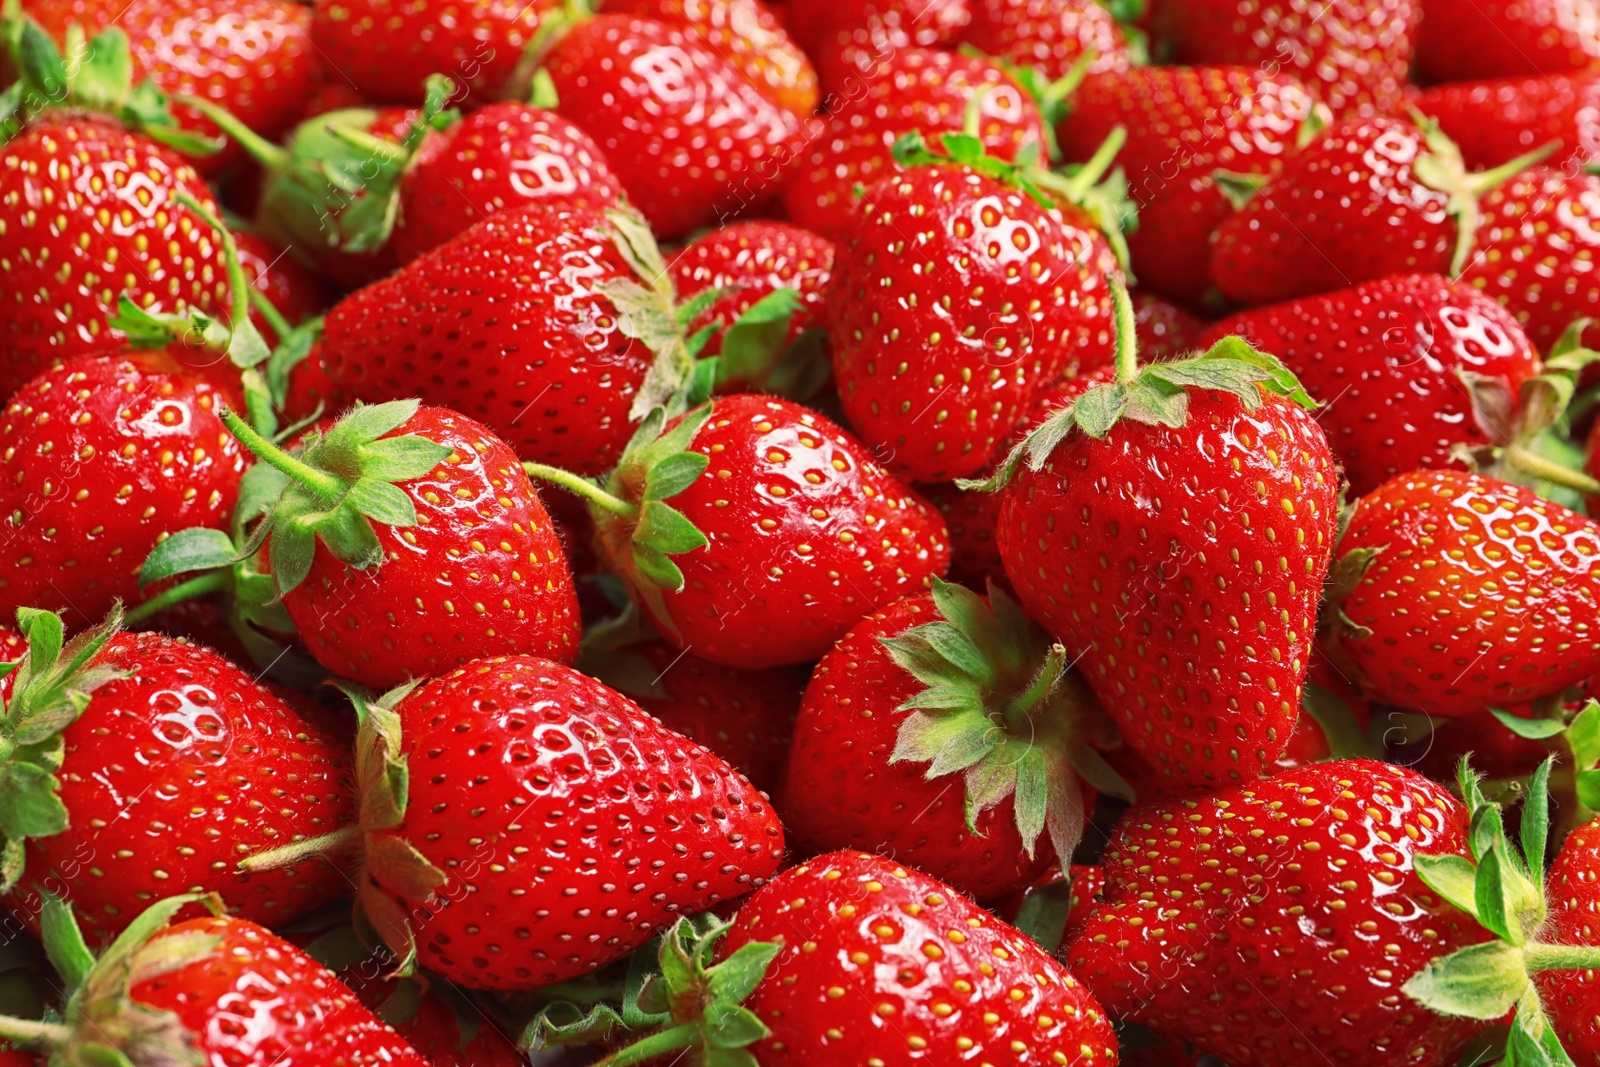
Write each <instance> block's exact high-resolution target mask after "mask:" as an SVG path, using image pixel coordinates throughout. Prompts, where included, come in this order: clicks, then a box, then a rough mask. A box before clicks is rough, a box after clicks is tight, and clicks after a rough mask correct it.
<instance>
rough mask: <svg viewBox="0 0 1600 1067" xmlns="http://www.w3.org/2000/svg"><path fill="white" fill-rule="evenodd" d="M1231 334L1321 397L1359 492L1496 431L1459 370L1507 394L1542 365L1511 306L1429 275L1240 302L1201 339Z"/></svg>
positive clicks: (1431, 464)
mask: <svg viewBox="0 0 1600 1067" xmlns="http://www.w3.org/2000/svg"><path fill="white" fill-rule="evenodd" d="M1230 334H1237V335H1238V336H1240V337H1243V338H1245V339H1246V340H1247V341H1249V342H1250V343H1251V344H1253V345H1255V346H1256V347H1257V348H1259V349H1260V350H1261V351H1263V352H1271V353H1272V354H1273V355H1275V356H1277V357H1278V358H1279V359H1281V360H1282V361H1283V363H1284V365H1285V366H1287V367H1288V368H1289V369H1290V370H1291V371H1293V372H1294V373H1295V376H1296V377H1298V378H1299V379H1300V384H1301V385H1303V386H1305V387H1306V391H1307V392H1308V393H1310V394H1311V395H1312V397H1313V398H1315V399H1316V400H1318V401H1319V402H1321V403H1322V404H1323V405H1324V406H1323V407H1322V409H1321V410H1319V411H1318V412H1317V421H1318V422H1319V423H1321V424H1322V429H1323V431H1324V432H1326V433H1327V435H1328V443H1329V444H1330V445H1331V446H1333V450H1334V454H1335V455H1336V456H1338V457H1339V462H1340V463H1341V464H1342V465H1343V466H1344V473H1345V477H1346V478H1348V479H1349V481H1350V488H1351V491H1352V492H1353V493H1355V494H1356V495H1361V494H1365V493H1370V492H1371V491H1372V490H1374V489H1376V488H1377V487H1378V486H1380V485H1382V484H1383V483H1384V482H1386V481H1388V480H1389V479H1390V478H1393V477H1394V476H1395V475H1397V474H1400V473H1403V472H1408V471H1413V470H1420V469H1424V468H1437V467H1456V466H1458V465H1459V461H1458V460H1456V459H1455V458H1454V457H1453V456H1452V454H1451V450H1452V448H1454V447H1455V446H1456V445H1457V444H1466V445H1487V444H1491V443H1499V442H1500V440H1501V439H1502V437H1503V435H1504V434H1505V433H1506V432H1508V431H1509V430H1510V427H1495V426H1493V425H1492V424H1491V425H1485V424H1484V420H1483V419H1482V418H1480V416H1479V415H1478V414H1477V413H1476V412H1474V410H1473V405H1472V400H1471V397H1470V396H1469V394H1468V391H1467V386H1466V383H1465V381H1464V380H1463V379H1462V377H1461V376H1462V374H1463V373H1469V374H1475V375H1481V376H1483V377H1485V378H1491V379H1494V380H1495V381H1497V382H1500V383H1502V384H1503V385H1504V387H1505V389H1506V391H1507V395H1508V396H1509V397H1512V398H1515V397H1516V396H1518V395H1519V392H1520V390H1521V388H1522V383H1523V382H1525V381H1527V380H1528V379H1529V378H1532V377H1535V376H1536V375H1537V374H1538V373H1539V369H1540V368H1539V356H1538V354H1537V353H1536V352H1535V351H1534V349H1533V346H1532V345H1530V344H1529V343H1528V338H1527V335H1525V334H1524V333H1523V332H1522V328H1521V327H1520V326H1518V325H1517V321H1516V319H1515V318H1513V317H1512V315H1511V313H1510V312H1508V311H1507V310H1506V309H1504V308H1503V307H1501V306H1500V305H1499V304H1497V303H1495V302H1494V300H1492V299H1491V298H1489V297H1487V296H1485V295H1483V294H1482V293H1480V292H1478V291H1477V290H1475V289H1473V288H1471V287H1470V286H1468V285H1465V284H1462V283H1460V282H1452V281H1450V280H1449V279H1447V278H1443V277H1440V276H1439V275H1436V274H1415V275H1408V276H1404V277H1391V278H1383V279H1380V280H1378V281H1374V282H1367V283H1365V284H1363V285H1358V286H1355V287H1353V288H1350V289H1342V290H1340V291H1338V292H1335V293H1328V294H1327V295H1325V296H1310V297H1305V298H1302V299H1300V300H1293V301H1290V302H1288V303H1286V304H1278V305H1274V306H1272V307H1266V308H1261V309H1259V310H1256V311H1246V312H1243V313H1241V314H1239V315H1235V316H1233V317H1232V318H1228V319H1224V320H1222V321H1221V322H1219V323H1217V324H1216V325H1214V326H1212V327H1211V329H1210V330H1209V331H1207V333H1206V335H1205V337H1204V338H1202V340H1201V347H1207V346H1209V345H1211V344H1213V343H1215V342H1216V341H1218V340H1221V339H1222V338H1224V337H1227V336H1228V335H1230ZM1484 414H1485V415H1487V414H1488V413H1487V412H1485V413H1484ZM1497 430H1498V433H1497V432H1496V431H1497Z"/></svg>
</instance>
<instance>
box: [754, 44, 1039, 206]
mask: <svg viewBox="0 0 1600 1067" xmlns="http://www.w3.org/2000/svg"><path fill="white" fill-rule="evenodd" d="M979 92H982V93H983V98H982V99H981V100H980V101H979V102H978V120H977V121H978V128H977V134H978V136H979V138H980V139H981V140H982V141H983V146H984V150H985V151H986V152H988V153H989V154H990V155H993V156H997V157H999V158H1001V159H1005V160H1014V159H1016V158H1017V153H1018V152H1020V151H1022V149H1023V148H1024V147H1026V146H1028V145H1036V146H1040V147H1041V148H1042V147H1043V145H1044V143H1045V126H1044V118H1043V116H1041V115H1040V113H1039V106H1038V104H1037V103H1036V102H1035V101H1034V99H1033V97H1032V96H1030V95H1029V94H1028V93H1027V92H1026V91H1024V90H1023V88H1022V87H1021V86H1020V85H1018V84H1017V82H1016V80H1015V79H1014V78H1012V76H1011V75H1010V74H1008V73H1006V72H1005V70H1003V69H1002V68H1001V67H1000V66H998V65H997V64H995V63H993V62H991V61H989V60H987V59H983V58H981V57H978V56H969V55H963V54H960V53H952V52H939V51H934V50H933V49H929V48H906V49H903V50H901V51H897V52H895V53H893V54H892V55H890V56H888V57H887V58H886V59H885V60H884V61H883V62H882V63H880V64H878V65H877V66H876V67H874V68H873V69H872V70H871V71H870V72H868V73H865V74H862V75H861V76H860V77H859V79H858V80H857V81H856V82H855V83H854V84H852V86H851V90H850V92H849V93H848V94H847V95H841V96H840V97H839V98H838V99H837V100H836V101H835V103H834V106H833V107H832V109H831V113H830V116H829V118H828V119H827V124H826V128H825V129H823V130H822V131H821V133H820V136H818V137H817V139H816V141H815V142H814V143H813V144H812V145H811V146H810V148H809V150H808V151H807V153H806V154H805V156H804V158H803V159H801V160H800V161H799V162H798V163H797V164H796V166H795V167H794V168H792V170H791V172H790V174H789V175H788V179H787V181H786V183H785V185H784V190H783V206H784V213H785V215H786V216H787V217H788V219H789V220H790V221H791V222H794V223H797V224H799V225H801V226H805V227H807V228H808V229H812V230H815V231H816V232H817V233H820V234H823V235H825V236H829V237H833V236H836V235H837V234H838V233H839V232H840V231H841V230H843V229H844V228H845V227H847V226H848V225H849V222H850V217H851V215H852V214H853V213H854V212H855V207H856V202H857V201H858V200H859V199H860V197H858V196H857V195H856V190H857V187H858V186H859V187H860V188H864V189H865V188H871V187H872V186H873V185H875V184H876V183H877V182H878V181H879V180H881V179H882V178H885V177H887V176H889V175H892V174H899V173H901V168H900V165H899V164H897V163H896V162H895V161H894V158H893V155H892V153H891V149H892V148H893V146H894V142H895V140H896V139H897V138H899V137H900V135H901V134H904V133H907V132H910V131H912V130H915V131H918V132H920V133H921V134H922V135H923V137H924V138H926V139H927V140H928V141H929V142H931V143H935V144H937V141H938V138H939V135H940V134H944V133H960V132H961V129H962V125H963V122H964V121H965V118H966V110H967V105H968V102H969V101H970V100H971V99H972V98H973V97H974V96H975V95H977V94H978V93H979Z"/></svg>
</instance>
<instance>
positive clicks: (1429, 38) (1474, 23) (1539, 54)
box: [1417, 0, 1600, 82]
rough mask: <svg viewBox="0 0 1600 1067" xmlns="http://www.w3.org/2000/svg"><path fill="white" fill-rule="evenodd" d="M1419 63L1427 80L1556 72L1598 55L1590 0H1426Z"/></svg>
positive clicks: (1598, 27) (1598, 18)
mask: <svg viewBox="0 0 1600 1067" xmlns="http://www.w3.org/2000/svg"><path fill="white" fill-rule="evenodd" d="M1422 10H1423V13H1424V15H1425V17H1424V19H1423V21H1422V27H1421V30H1420V32H1419V34H1418V37H1417V67H1418V69H1419V70H1420V71H1421V72H1422V73H1423V74H1424V75H1425V76H1426V77H1427V78H1428V79H1429V80H1431V81H1437V82H1452V81H1471V80H1472V79H1474V78H1501V77H1512V76H1516V75H1527V74H1555V73H1558V72H1560V71H1567V70H1577V69H1580V68H1582V67H1587V66H1591V65H1593V64H1594V62H1595V61H1596V60H1600V10H1597V9H1596V8H1595V5H1594V4H1593V3H1591V2H1589V0H1424V2H1423V5H1422Z"/></svg>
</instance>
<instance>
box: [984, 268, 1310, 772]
mask: <svg viewBox="0 0 1600 1067" xmlns="http://www.w3.org/2000/svg"><path fill="white" fill-rule="evenodd" d="M1113 292H1114V293H1115V294H1116V296H1117V301H1118V304H1119V313H1118V314H1119V325H1120V328H1119V339H1118V344H1119V350H1118V356H1117V370H1116V379H1115V381H1114V382H1112V383H1101V384H1097V385H1095V386H1093V387H1092V388H1090V389H1089V390H1088V391H1086V392H1085V393H1084V394H1083V395H1082V396H1080V397H1078V398H1076V399H1075V400H1074V401H1073V402H1072V403H1071V404H1070V405H1068V406H1066V407H1064V408H1063V409H1062V410H1061V411H1060V412H1059V413H1057V414H1056V415H1054V416H1052V417H1051V418H1050V419H1049V420H1048V421H1046V422H1045V423H1044V424H1043V425H1041V426H1040V427H1039V428H1038V429H1037V430H1035V431H1033V433H1032V434H1030V435H1029V437H1028V439H1027V440H1026V441H1024V442H1023V443H1022V444H1021V445H1019V446H1018V448H1017V449H1016V450H1015V451H1013V453H1012V455H1011V457H1010V458H1008V459H1007V461H1006V463H1005V464H1004V465H1003V466H1002V467H1001V469H1000V471H999V472H998V473H997V474H996V475H995V476H994V477H993V478H992V479H991V481H990V485H991V486H996V485H998V486H1004V497H1003V500H1002V502H1001V505H1000V523H999V527H998V531H997V535H998V538H999V543H1000V555H1001V558H1002V559H1003V560H1004V562H1005V567H1006V573H1007V574H1008V575H1009V576H1010V578H1011V585H1012V588H1014V589H1016V591H1017V593H1018V595H1019V597H1020V598H1021V600H1022V603H1023V606H1024V607H1025V608H1027V609H1028V612H1029V614H1030V615H1032V616H1033V617H1034V618H1035V619H1037V620H1038V621H1039V622H1040V623H1042V624H1043V625H1044V627H1045V629H1046V630H1048V631H1049V632H1050V633H1051V634H1052V635H1053V636H1054V637H1055V639H1056V640H1058V641H1060V642H1061V643H1062V644H1063V645H1065V646H1066V647H1067V648H1068V649H1069V650H1071V651H1072V653H1073V654H1074V655H1075V656H1077V662H1078V663H1079V664H1081V668H1082V670H1083V672H1084V676H1085V680H1086V681H1087V682H1088V684H1089V687H1090V688H1091V689H1092V690H1093V691H1094V694H1095V696H1096V697H1098V698H1099V700H1100V703H1101V705H1102V706H1103V707H1104V708H1105V710H1106V711H1107V712H1109V713H1110V714H1111V716H1112V718H1113V719H1115V720H1116V721H1117V724H1118V725H1119V726H1120V727H1121V729H1122V734H1123V737H1124V739H1126V740H1127V742H1128V743H1129V744H1130V745H1131V746H1132V747H1133V748H1135V749H1136V750H1138V751H1139V752H1140V753H1141V754H1142V755H1144V756H1145V757H1146V758H1147V759H1148V760H1149V761H1150V762H1151V763H1152V764H1154V765H1155V766H1156V767H1157V769H1158V770H1160V771H1161V773H1162V774H1163V775H1164V776H1166V777H1167V778H1168V779H1169V780H1170V781H1171V782H1172V783H1173V784H1175V785H1176V784H1182V785H1189V786H1196V787H1203V786H1206V785H1207V784H1210V783H1217V782H1225V781H1229V780H1248V779H1250V778H1254V777H1256V776H1258V775H1260V774H1262V773H1263V772H1264V771H1265V770H1266V769H1267V768H1269V767H1271V766H1272V764H1273V762H1274V761H1275V760H1276V759H1277V758H1278V757H1279V755H1281V754H1282V752H1283V750H1284V748H1285V746H1287V745H1288V743H1289V737H1290V735H1291V734H1292V733H1293V731H1294V724H1295V720H1296V718H1297V716H1298V714H1299V709H1300V691H1301V685H1302V683H1303V681H1304V679H1305V674H1306V669H1307V660H1308V656H1309V654H1310V651H1311V641H1312V631H1313V630H1314V628H1315V623H1316V611H1317V602H1318V600H1319V599H1320V593H1321V589H1322V581H1323V577H1324V576H1325V574H1326V572H1327V568H1328V560H1329V554H1330V552H1331V551H1332V548H1333V541H1334V533H1335V524H1336V521H1337V514H1336V512H1337V503H1336V494H1337V484H1338V475H1337V472H1336V469H1335V467H1334V462H1333V456H1332V454H1331V452H1330V451H1329V449H1328V443H1327V440H1326V439H1325V438H1324V437H1323V435H1322V431H1321V429H1320V428H1319V427H1318V426H1317V424H1316V422H1315V420H1314V419H1313V418H1312V416H1311V415H1310V414H1309V413H1308V410H1307V409H1309V408H1311V407H1312V406H1313V402H1312V400H1311V398H1310V397H1308V396H1307V395H1306V394H1305V391H1304V390H1303V389H1301V388H1300V385H1299V383H1298V382H1296V381H1295V379H1294V376H1293V375H1292V374H1290V373H1289V372H1288V371H1286V370H1284V368H1283V365H1282V364H1280V363H1278V362H1277V360H1275V359H1273V358H1272V357H1271V356H1266V355H1263V354H1261V353H1259V352H1256V351H1255V350H1253V349H1251V348H1250V347H1249V346H1248V345H1246V344H1245V343H1244V342H1242V341H1240V340H1239V339H1238V338H1230V339H1228V340H1226V341H1224V342H1222V343H1221V344H1219V345H1217V346H1215V347H1213V348H1212V349H1211V350H1210V351H1209V352H1207V353H1205V354H1203V355H1199V356H1195V357H1193V358H1191V359H1188V360H1182V361H1179V362H1175V363H1154V364H1151V365H1149V366H1147V367H1144V368H1142V369H1141V368H1139V367H1138V365H1137V362H1136V360H1135V358H1134V356H1133V344H1134V339H1133V334H1134V327H1133V325H1132V322H1131V319H1132V318H1133V308H1132V305H1131V302H1130V300H1129V299H1128V296H1127V291H1126V290H1125V289H1124V288H1122V287H1121V285H1120V284H1117V285H1116V286H1115V287H1114V289H1113ZM1024 458H1026V460H1027V462H1026V463H1024V462H1023V459H1024ZM1224 516H1226V521H1221V520H1222V519H1223V517H1224ZM1058 531H1067V532H1066V533H1061V532H1058ZM1263 604H1266V605H1270V606H1271V610H1270V611H1264V610H1263V609H1262V608H1261V607H1260V605H1263ZM1241 619H1242V620H1249V621H1248V622H1242V621H1241Z"/></svg>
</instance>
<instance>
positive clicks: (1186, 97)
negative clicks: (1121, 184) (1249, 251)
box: [1057, 67, 1312, 304]
mask: <svg viewBox="0 0 1600 1067" xmlns="http://www.w3.org/2000/svg"><path fill="white" fill-rule="evenodd" d="M1071 103H1072V114H1071V116H1070V117H1069V118H1068V119H1067V120H1066V121H1065V122H1064V123H1062V124H1061V125H1060V127H1059V128H1058V129H1057V136H1058V137H1059V138H1060V140H1061V151H1062V155H1063V156H1064V157H1065V158H1066V159H1069V160H1086V159H1089V158H1091V156H1092V155H1093V154H1094V152H1095V151H1096V150H1097V149H1098V148H1099V146H1100V145H1101V144H1103V143H1104V142H1105V139H1106V137H1108V136H1109V135H1110V134H1111V131H1112V130H1114V129H1116V128H1117V127H1118V126H1121V127H1123V128H1124V129H1126V130H1127V131H1128V143H1127V144H1126V145H1125V146H1123V148H1122V151H1121V152H1120V153H1118V156H1117V162H1118V165H1119V166H1120V167H1122V169H1123V170H1124V171H1125V172H1126V174H1127V180H1128V197H1129V199H1131V200H1132V201H1133V203H1134V205H1135V207H1136V208H1137V209H1138V213H1139V227H1138V229H1137V230H1135V231H1134V232H1132V233H1130V234H1129V235H1128V248H1129V251H1130V252H1131V253H1132V255H1133V273H1134V274H1135V275H1136V276H1137V277H1138V278H1139V280H1140V282H1141V283H1142V284H1144V285H1146V286H1148V287H1150V288H1151V289H1153V290H1154V291H1156V292H1158V293H1161V294H1163V295H1165V296H1169V297H1172V298H1174V299H1176V300H1180V301H1183V302H1184V303H1188V304H1199V303H1201V302H1202V300H1203V299H1204V298H1205V296H1206V294H1207V291H1208V290H1209V289H1210V287H1211V282H1210V278H1209V275H1208V262H1209V256H1210V240H1211V231H1212V230H1214V229H1216V228H1217V225H1218V224H1219V223H1221V222H1222V221H1223V220H1224V219H1225V218H1227V217H1228V214H1229V212H1230V211H1231V206H1230V205H1229V202H1228V199H1227V197H1226V196H1224V195H1223V193H1222V190H1221V189H1220V188H1219V187H1218V186H1217V184H1216V181H1215V179H1214V178H1213V177H1212V175H1213V173H1214V172H1215V171H1218V170H1225V171H1236V172H1242V173H1252V174H1271V173H1273V172H1275V171H1276V170H1277V168H1278V166H1279V165H1280V164H1281V162H1282V160H1283V159H1284V157H1285V156H1287V155H1288V154H1289V153H1290V152H1291V151H1292V150H1293V148H1294V146H1295V143H1296V138H1297V137H1298V135H1299V131H1300V127H1301V124H1302V123H1303V122H1304V121H1305V120H1306V118H1307V117H1308V116H1309V115H1310V114H1311V106H1312V98H1311V97H1310V95H1309V94H1307V93H1306V91H1305V90H1304V89H1302V88H1301V87H1300V86H1299V85H1298V84H1297V83H1296V82H1295V81H1294V80H1293V79H1292V78H1290V77H1289V76H1288V75H1269V74H1267V73H1264V72H1262V71H1259V70H1254V69H1250V68H1246V67H1143V68H1138V69H1135V70H1132V71H1129V72H1126V73H1120V74H1119V73H1115V72H1111V73H1105V74H1094V75H1090V76H1089V77H1088V78H1086V79H1084V82H1083V85H1082V86H1080V87H1079V88H1078V90H1077V91H1076V92H1074V93H1073V94H1072V98H1071Z"/></svg>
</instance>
